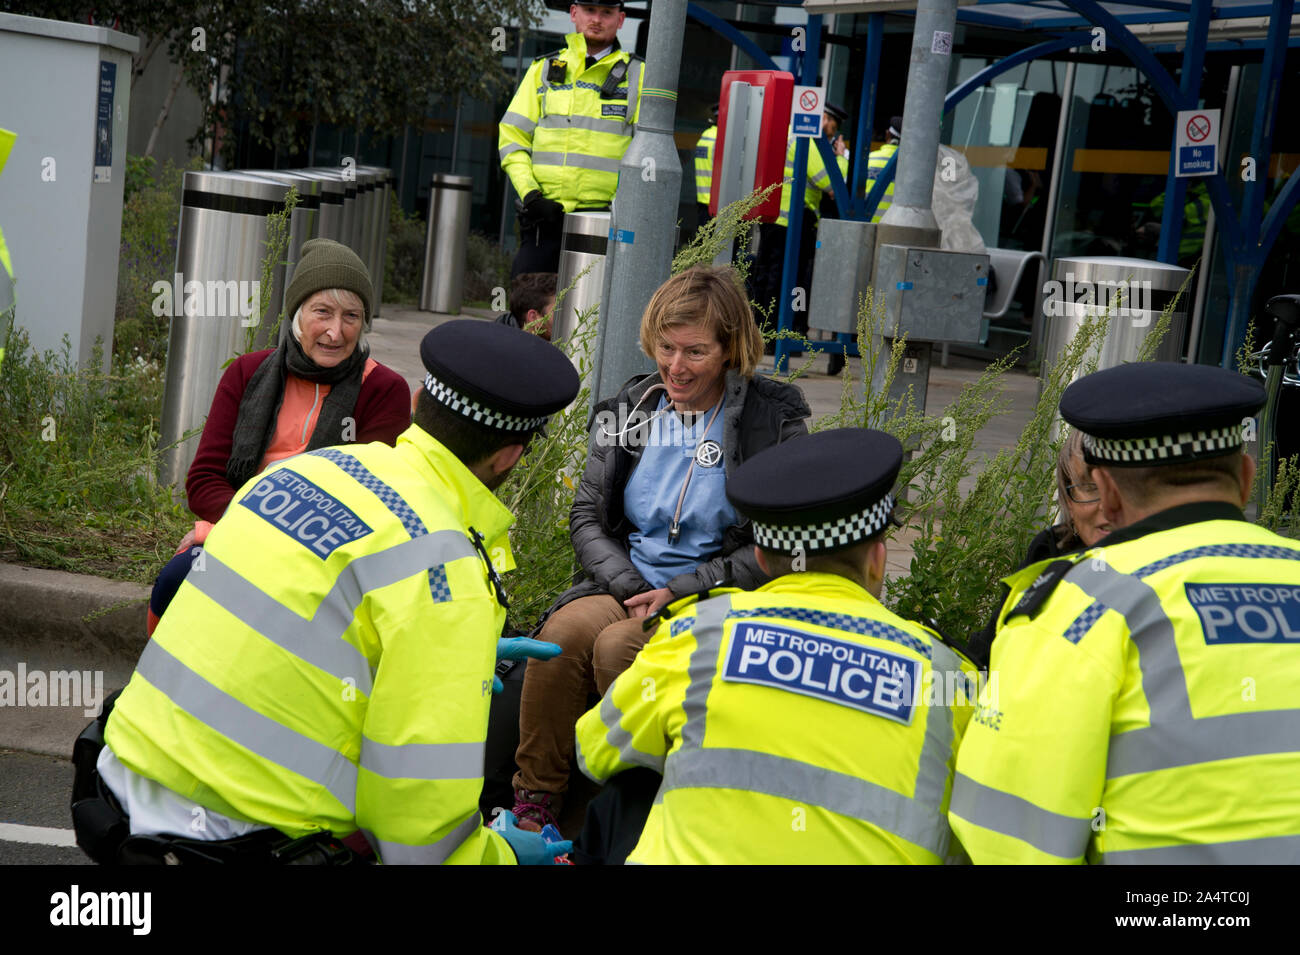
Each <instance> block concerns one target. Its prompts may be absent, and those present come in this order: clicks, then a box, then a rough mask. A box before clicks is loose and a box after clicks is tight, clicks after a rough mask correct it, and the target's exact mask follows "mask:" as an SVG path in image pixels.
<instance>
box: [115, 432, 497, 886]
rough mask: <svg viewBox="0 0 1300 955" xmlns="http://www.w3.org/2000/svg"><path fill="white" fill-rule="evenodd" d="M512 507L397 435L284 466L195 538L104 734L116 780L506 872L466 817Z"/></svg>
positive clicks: (462, 470) (244, 814)
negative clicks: (496, 578) (127, 776)
mask: <svg viewBox="0 0 1300 955" xmlns="http://www.w3.org/2000/svg"><path fill="white" fill-rule="evenodd" d="M511 521H512V518H511V515H510V512H509V511H508V510H507V509H506V508H505V506H504V505H503V504H502V503H501V502H500V501H498V500H497V499H496V498H495V497H494V496H493V495H492V493H491V492H490V491H488V490H487V488H486V487H484V485H483V484H482V483H481V482H480V481H479V480H478V479H477V478H476V477H474V475H473V474H472V473H470V471H469V470H468V469H467V468H466V467H465V465H464V464H462V463H461V462H460V461H459V460H458V459H457V458H456V457H455V456H454V455H453V454H452V453H451V452H450V451H448V450H447V449H446V448H445V447H443V446H442V445H441V444H440V443H439V442H438V441H436V440H434V439H433V438H432V437H430V436H429V435H428V434H426V433H425V432H424V431H422V430H421V429H420V428H418V427H416V426H412V427H410V428H408V429H407V430H406V431H405V432H404V433H403V434H402V435H401V436H400V437H399V438H398V439H397V446H396V447H395V448H390V447H388V446H387V445H385V444H382V443H379V442H376V443H374V444H367V445H360V446H357V445H352V446H349V447H347V448H326V449H322V450H320V451H314V452H310V453H308V454H301V455H298V456H297V457H293V458H289V459H287V460H285V461H283V462H280V463H279V464H277V465H275V466H274V467H272V468H270V469H268V470H267V471H265V472H263V473H262V474H260V475H259V476H257V477H256V478H254V479H253V480H251V481H249V482H248V483H247V484H245V485H244V486H243V487H242V488H241V489H240V491H239V493H238V495H237V496H236V498H235V500H234V501H233V502H232V503H231V505H230V508H229V509H228V510H227V511H226V513H225V515H224V516H223V517H222V519H221V520H220V521H218V522H217V524H216V526H215V527H214V528H213V530H212V533H211V534H210V535H209V536H208V538H207V542H206V546H205V548H204V550H203V551H202V552H201V557H200V558H199V559H198V561H197V563H196V564H195V566H194V567H193V568H192V569H191V571H190V573H189V575H188V576H187V577H186V580H185V582H184V584H182V585H181V588H180V590H179V591H178V592H177V594H176V597H175V599H174V600H173V601H172V603H171V605H170V606H169V607H168V608H167V612H166V613H165V614H164V615H163V618H162V621H161V622H160V623H159V625H158V629H157V630H156V631H155V632H154V635H153V639H152V640H150V642H149V644H148V647H147V648H146V649H145V652H144V654H143V655H142V656H141V658H140V662H139V664H138V666H137V668H136V671H135V674H134V675H133V676H132V677H131V681H130V683H128V684H127V687H126V690H125V691H124V692H123V693H122V696H121V697H120V698H119V700H118V702H117V705H116V707H115V708H114V710H113V713H112V716H111V717H110V719H109V722H108V728H107V733H106V741H107V743H108V745H109V747H110V748H111V749H112V750H113V752H114V753H115V754H116V755H117V757H118V759H119V760H121V761H122V762H123V763H124V764H126V766H127V767H128V768H130V769H132V770H134V771H135V772H137V773H140V774H141V775H143V776H147V777H149V778H150V779H153V780H155V781H157V782H158V783H160V784H162V785H163V786H165V787H167V788H168V789H170V790H172V791H173V792H176V793H179V794H180V795H181V796H183V797H186V798H190V799H193V800H194V802H195V804H196V805H198V806H203V807H206V808H208V809H212V810H215V811H217V812H220V813H224V814H225V815H227V816H230V817H232V818H235V819H240V820H245V821H250V822H260V823H265V824H267V825H270V826H274V827H275V828H277V829H279V830H281V831H282V832H284V833H286V834H288V835H290V836H298V835H303V834H306V833H308V832H312V831H315V830H330V831H332V832H335V833H338V834H347V833H349V832H352V831H354V830H356V829H361V830H363V831H364V832H365V834H366V836H367V838H368V839H369V840H370V842H371V844H372V845H374V846H375V848H376V850H377V852H378V853H379V855H380V858H381V859H382V860H383V861H384V862H386V863H440V862H454V863H510V864H513V863H514V861H515V856H514V853H513V852H512V851H511V849H510V848H509V846H508V844H507V843H506V842H505V841H504V839H502V838H501V836H499V835H497V834H496V833H495V832H492V831H491V830H489V829H486V828H484V826H483V825H482V820H481V819H480V816H479V811H478V798H479V792H480V790H481V789H482V786H483V747H484V740H485V739H486V735H487V716H488V704H489V701H490V698H491V691H492V672H493V667H494V661H495V656H496V642H497V639H498V637H499V636H500V633H501V627H502V624H503V623H504V622H505V611H504V609H503V608H502V607H501V606H500V605H499V604H498V603H497V600H496V598H495V596H494V591H493V588H492V586H491V585H490V583H489V578H488V573H487V567H486V564H485V562H484V559H483V558H482V557H480V556H479V553H478V552H477V551H476V549H475V547H474V546H473V544H472V543H471V539H470V537H469V536H468V535H469V533H470V532H472V531H471V529H472V530H473V531H477V532H478V533H479V534H481V535H482V537H483V539H484V547H485V549H486V552H487V553H488V554H490V555H492V559H493V560H494V561H495V562H496V565H497V568H498V569H499V570H505V569H509V568H511V567H513V566H514V564H513V557H512V556H511V554H510V549H509V542H508V539H507V536H506V529H507V528H508V526H509V524H510V523H511Z"/></svg>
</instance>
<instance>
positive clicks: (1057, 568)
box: [1006, 560, 1074, 620]
mask: <svg viewBox="0 0 1300 955" xmlns="http://www.w3.org/2000/svg"><path fill="white" fill-rule="evenodd" d="M1073 568H1074V561H1072V560H1054V561H1052V562H1051V563H1050V564H1048V565H1047V566H1046V567H1044V568H1043V570H1042V571H1041V572H1040V573H1039V575H1038V576H1037V577H1035V578H1034V582H1033V583H1032V584H1030V585H1029V587H1028V589H1026V590H1025V592H1024V593H1023V594H1021V595H1020V600H1019V601H1018V602H1017V603H1016V605H1015V606H1014V607H1012V608H1011V612H1010V613H1008V614H1007V616H1006V619H1007V620H1010V619H1011V618H1012V617H1018V616H1020V615H1021V614H1025V615H1026V616H1028V617H1029V619H1030V620H1032V619H1034V617H1036V616H1037V615H1038V611H1039V610H1041V609H1042V607H1043V604H1044V603H1046V602H1047V598H1048V597H1050V596H1051V595H1052V591H1054V590H1055V589H1056V585H1057V584H1059V583H1060V582H1061V580H1062V579H1063V578H1064V577H1065V575H1066V574H1068V573H1069V572H1070V571H1071V570H1072V569H1073Z"/></svg>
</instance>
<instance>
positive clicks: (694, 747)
mask: <svg viewBox="0 0 1300 955" xmlns="http://www.w3.org/2000/svg"><path fill="white" fill-rule="evenodd" d="M712 594H714V595H715V596H711V597H710V598H708V599H704V600H700V601H698V602H697V599H696V598H695V597H687V598H683V599H682V600H679V601H677V602H676V603H674V604H673V605H672V606H671V607H670V608H669V613H670V614H671V616H670V617H669V618H668V619H667V620H665V621H664V622H663V623H662V624H661V625H660V627H659V630H658V632H657V633H656V634H655V635H654V637H653V638H652V639H651V640H650V641H649V642H648V643H647V644H646V645H645V647H643V648H642V650H641V652H640V654H639V655H638V656H637V658H636V660H635V662H633V664H632V666H631V668H630V669H628V670H627V671H626V672H624V673H623V674H621V675H620V676H619V677H618V679H617V680H616V681H615V682H614V683H613V685H612V686H610V688H609V691H608V692H607V693H606V694H605V698H604V700H602V701H601V703H600V705H599V706H598V707H596V708H595V709H593V710H591V711H590V712H588V713H587V714H585V715H584V716H583V717H582V719H580V720H579V721H578V727H577V744H578V750H577V752H578V761H579V766H580V768H581V769H582V771H583V772H584V773H586V774H587V775H588V776H589V777H591V778H592V779H594V780H596V781H597V782H602V781H604V780H606V779H608V778H609V777H611V776H613V775H614V774H616V773H619V772H622V771H624V770H627V769H630V768H632V767H634V766H645V767H648V768H650V769H653V770H655V771H656V772H659V773H662V774H663V777H664V781H663V784H662V786H661V788H660V790H659V797H658V799H657V800H656V801H655V804H654V806H653V808H652V809H651V810H650V816H649V818H648V820H647V821H646V826H645V830H644V831H643V833H642V835H641V840H640V842H638V843H637V846H636V848H635V849H634V850H633V851H632V853H631V854H630V855H629V857H628V861H629V862H634V863H776V862H807V863H814V862H823V863H857V862H892V863H902V862H910V863H939V862H943V861H945V859H946V858H948V857H949V856H950V855H954V856H955V855H957V854H959V849H958V847H957V846H956V845H955V844H952V843H951V842H950V835H951V833H950V830H949V827H948V822H947V819H946V818H945V814H946V812H947V806H948V794H949V791H950V789H951V780H952V767H953V760H954V758H955V755H956V750H957V743H958V742H959V741H960V739H961V735H962V732H963V731H964V730H965V728H966V722H967V720H968V719H969V718H970V714H971V706H970V704H969V703H968V702H967V695H966V691H967V681H968V680H969V681H970V684H971V686H972V687H973V684H974V680H975V679H976V677H975V671H974V668H973V667H971V666H970V664H969V663H967V662H965V661H964V660H963V659H962V658H960V657H959V656H958V655H957V654H956V653H954V652H953V651H952V650H950V649H948V648H947V647H946V646H944V645H943V644H942V643H940V642H939V640H938V639H937V638H935V636H934V635H933V634H931V633H930V632H929V631H928V630H926V629H925V628H924V627H921V626H918V625H917V624H914V623H910V622H908V621H906V620H903V619H902V618H900V617H897V616H895V615H894V614H892V613H890V612H889V611H888V610H886V609H885V608H884V607H883V606H881V604H880V603H879V601H877V600H876V599H875V598H874V597H872V596H871V595H870V594H869V593H868V592H867V591H866V590H864V589H863V588H861V587H860V586H858V585H857V584H854V583H852V582H850V581H848V580H846V579H845V578H842V577H838V576H834V575H831V574H820V573H802V574H790V575H787V576H784V577H779V578H777V579H776V580H773V581H771V582H770V583H768V584H766V585H764V586H763V587H760V588H759V589H758V590H756V591H753V592H743V591H737V590H715V591H712ZM948 692H952V693H953V705H944V704H943V702H942V701H943V700H944V694H946V693H948ZM970 695H971V697H972V698H973V696H974V695H975V694H974V691H973V689H972V691H971V694H970Z"/></svg>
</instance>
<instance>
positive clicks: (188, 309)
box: [160, 172, 289, 484]
mask: <svg viewBox="0 0 1300 955" xmlns="http://www.w3.org/2000/svg"><path fill="white" fill-rule="evenodd" d="M288 192H289V187H288V186H287V185H285V184H284V183H283V182H275V181H273V180H270V179H262V178H259V177H256V176H252V175H249V174H247V173H239V172H187V173H186V174H185V187H184V192H183V194H182V199H181V217H180V227H179V229H178V231H177V240H176V275H175V277H174V279H173V282H172V286H173V288H172V321H171V334H170V337H169V340H168V344H167V373H166V381H165V385H164V391H163V413H162V426H161V443H162V444H163V445H164V446H166V445H174V446H173V447H169V448H168V450H166V451H165V452H163V456H162V461H161V467H160V477H161V479H162V481H163V483H165V484H173V483H176V482H178V481H181V480H183V479H184V477H185V474H186V472H187V471H188V470H189V466H190V463H191V462H192V461H193V460H194V453H195V451H196V450H197V449H198V444H199V436H198V435H197V434H195V435H193V436H192V437H190V438H189V439H188V440H186V441H185V442H183V443H181V438H182V436H183V435H184V434H185V432H186V431H189V430H191V429H194V428H198V427H201V426H202V424H203V422H204V418H205V417H206V415H207V413H208V408H209V406H210V405H211V403H212V396H213V395H214V394H216V391H217V384H218V382H219V381H220V380H221V375H222V371H223V368H222V366H223V365H225V363H226V362H227V361H228V360H229V359H231V358H233V357H235V356H236V355H237V354H239V353H240V352H241V351H242V350H243V343H244V336H245V334H246V330H247V328H248V327H250V326H251V325H253V324H256V323H257V322H260V321H263V316H262V315H261V314H259V309H260V302H259V298H260V296H259V294H258V293H259V292H260V284H261V279H262V258H263V256H265V254H266V239H267V222H266V217H267V216H268V215H270V214H271V213H273V212H278V211H280V210H281V209H283V208H284V198H285V196H286V195H287V194H288ZM283 280H284V267H283V266H282V265H277V266H276V267H275V269H274V270H273V272H272V283H273V287H272V289H271V298H270V301H271V303H272V307H277V308H278V304H279V301H280V299H281V298H283V295H284V291H283V289H284V281H283ZM268 311H269V309H268Z"/></svg>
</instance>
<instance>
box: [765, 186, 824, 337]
mask: <svg viewBox="0 0 1300 955" xmlns="http://www.w3.org/2000/svg"><path fill="white" fill-rule="evenodd" d="M758 236H759V242H758V257H757V258H756V259H755V261H754V271H753V275H752V281H751V286H752V291H751V298H752V299H753V302H754V304H755V305H767V304H768V303H774V304H773V308H772V313H771V315H770V317H769V319H770V324H771V326H772V327H773V328H775V327H776V321H777V318H778V316H779V315H780V308H779V304H780V303H779V302H777V298H778V296H779V295H780V294H781V270H782V268H783V267H784V265H785V237H786V227H785V226H783V225H777V224H776V223H775V222H761V223H759V226H758ZM816 248H817V220H816V218H815V217H814V216H813V215H812V213H811V212H810V211H809V210H807V209H805V210H804V214H803V223H802V225H801V226H800V229H799V258H798V263H799V267H798V269H797V270H796V271H795V282H794V284H795V287H796V288H802V289H803V290H804V292H803V296H802V302H803V309H802V310H801V311H796V312H792V313H791V314H792V321H791V327H792V328H793V329H794V330H795V331H796V332H799V333H800V334H801V335H804V334H807V332H808V298H809V296H810V294H811V292H812V267H813V253H814V251H815V250H816Z"/></svg>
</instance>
